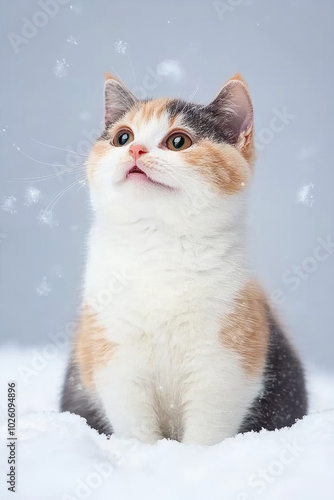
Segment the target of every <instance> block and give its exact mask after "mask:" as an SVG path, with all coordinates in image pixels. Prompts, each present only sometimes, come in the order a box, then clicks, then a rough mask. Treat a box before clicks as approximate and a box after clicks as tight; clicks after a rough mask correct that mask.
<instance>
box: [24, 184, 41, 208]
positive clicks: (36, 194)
mask: <svg viewBox="0 0 334 500" xmlns="http://www.w3.org/2000/svg"><path fill="white" fill-rule="evenodd" d="M40 196H41V192H40V190H39V189H38V188H37V187H35V186H29V187H28V188H27V189H26V192H25V199H26V202H25V205H27V206H29V207H30V206H31V205H36V204H37V203H38V202H39V199H40Z"/></svg>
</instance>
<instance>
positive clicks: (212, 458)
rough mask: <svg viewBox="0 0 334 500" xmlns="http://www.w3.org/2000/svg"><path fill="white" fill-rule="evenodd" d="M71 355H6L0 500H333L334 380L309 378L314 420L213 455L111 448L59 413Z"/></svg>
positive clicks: (1, 359) (233, 442)
mask: <svg viewBox="0 0 334 500" xmlns="http://www.w3.org/2000/svg"><path fill="white" fill-rule="evenodd" d="M65 362H66V354H65V353H64V352H63V350H62V349H61V348H60V347H58V348H56V347H55V346H53V349H52V347H51V344H50V345H48V346H47V347H46V348H45V349H41V348H38V349H35V350H34V349H26V350H22V349H20V350H19V349H16V348H9V347H8V348H3V349H2V350H0V380H1V386H0V390H1V392H0V420H1V448H0V450H1V451H0V481H1V484H0V498H1V499H2V498H18V499H20V500H21V499H29V498H53V499H60V500H66V499H67V500H70V499H71V500H73V499H94V500H95V499H96V500H130V499H131V500H133V499H139V500H141V499H145V500H153V499H154V500H157V499H159V500H160V499H161V500H165V499H166V500H167V499H168V500H170V499H173V500H188V499H189V500H250V499H259V500H261V499H265V500H283V499H291V500H292V499H293V500H299V499H300V500H317V499H321V500H333V499H334V474H333V471H334V374H332V375H325V374H319V373H318V372H316V371H314V370H309V371H308V378H309V390H310V397H311V409H310V415H308V416H307V417H305V418H304V419H303V420H302V421H299V422H298V423H296V424H295V425H294V426H293V427H292V428H290V429H287V428H286V429H281V430H280V431H275V432H267V431H262V432H261V433H259V434H255V433H248V434H244V435H238V436H236V437H234V438H230V439H226V440H225V441H224V442H222V443H221V444H219V445H217V446H212V447H207V446H197V445H183V444H180V443H177V442H174V441H167V440H162V441H160V442H159V443H158V444H157V445H154V446H151V445H144V444H142V443H139V442H137V441H135V440H124V439H118V438H116V437H114V436H113V437H112V438H111V439H110V440H107V439H106V438H105V437H104V436H99V435H98V434H97V432H95V431H94V430H92V429H90V428H89V427H88V426H87V425H86V423H85V421H84V420H83V419H81V418H79V417H77V416H75V415H70V414H60V413H58V411H57V407H58V398H59V393H60V387H61V383H62V378H63V373H64V368H65ZM11 381H16V386H17V395H16V396H17V399H16V402H17V408H18V429H19V430H18V441H17V449H16V451H17V463H18V466H17V493H16V495H15V496H13V493H11V492H6V491H7V486H6V474H7V472H8V467H9V466H8V464H7V455H8V448H7V447H6V446H4V443H5V442H6V438H7V425H6V420H7V415H6V413H7V409H6V398H7V382H11Z"/></svg>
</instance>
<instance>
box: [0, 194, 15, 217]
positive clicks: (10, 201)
mask: <svg viewBox="0 0 334 500" xmlns="http://www.w3.org/2000/svg"><path fill="white" fill-rule="evenodd" d="M15 202H16V198H15V196H8V197H7V198H4V200H3V202H2V205H1V208H2V210H3V211H4V212H8V213H10V214H16V212H17V210H16V208H15Z"/></svg>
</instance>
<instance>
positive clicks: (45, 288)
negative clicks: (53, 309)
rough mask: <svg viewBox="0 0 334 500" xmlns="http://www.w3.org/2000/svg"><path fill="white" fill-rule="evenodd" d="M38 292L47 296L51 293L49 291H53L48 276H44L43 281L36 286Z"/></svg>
mask: <svg viewBox="0 0 334 500" xmlns="http://www.w3.org/2000/svg"><path fill="white" fill-rule="evenodd" d="M36 292H37V293H38V295H45V296H46V295H49V293H50V292H51V287H50V285H49V283H48V279H47V277H46V276H43V279H42V281H41V282H40V284H39V285H38V286H37V287H36Z"/></svg>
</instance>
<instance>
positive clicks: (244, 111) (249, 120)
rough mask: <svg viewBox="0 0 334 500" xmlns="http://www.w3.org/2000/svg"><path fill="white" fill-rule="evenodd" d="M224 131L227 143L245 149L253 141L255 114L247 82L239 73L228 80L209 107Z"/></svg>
mask: <svg viewBox="0 0 334 500" xmlns="http://www.w3.org/2000/svg"><path fill="white" fill-rule="evenodd" d="M207 107H208V109H210V110H211V111H212V112H213V113H214V115H215V117H216V119H217V120H218V121H219V126H221V129H222V135H223V136H225V137H226V139H227V141H228V142H229V143H230V144H232V145H233V146H236V147H237V148H238V149H243V148H244V147H245V146H247V144H249V142H250V141H251V139H252V135H253V134H252V132H253V126H254V113H253V105H252V100H251V98H250V94H249V91H248V87H247V85H246V82H245V81H244V80H243V78H242V77H241V75H240V74H239V73H237V74H236V75H234V76H233V77H232V78H231V79H230V80H228V81H227V82H226V83H225V85H224V86H223V88H222V89H221V90H220V92H219V93H218V95H217V97H216V98H215V99H214V100H213V101H212V102H211V103H210V104H209V105H208V106H207Z"/></svg>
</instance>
